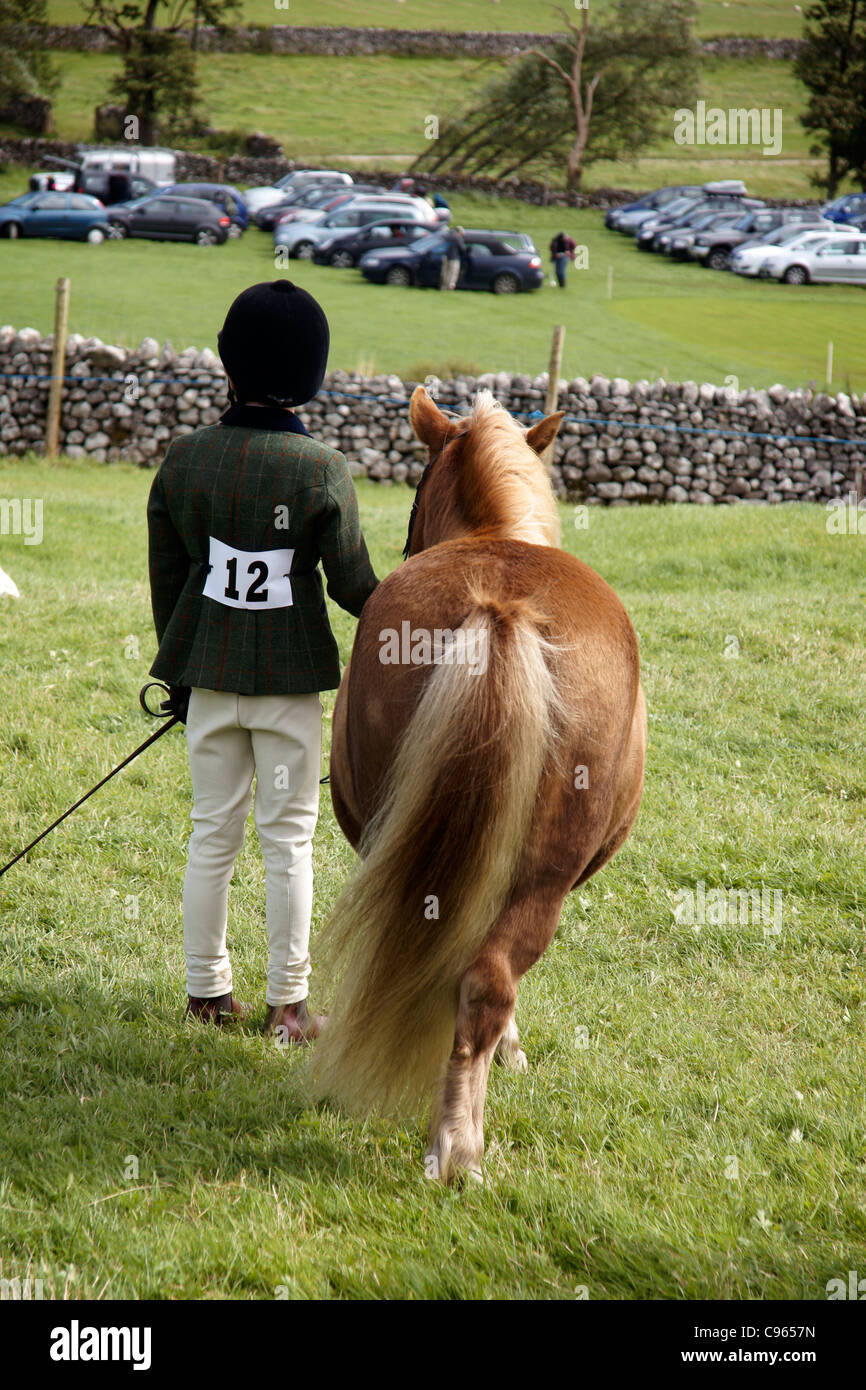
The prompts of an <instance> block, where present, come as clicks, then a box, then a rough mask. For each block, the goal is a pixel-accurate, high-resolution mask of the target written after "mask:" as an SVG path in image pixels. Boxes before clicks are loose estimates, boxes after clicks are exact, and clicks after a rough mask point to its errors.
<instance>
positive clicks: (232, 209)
mask: <svg viewBox="0 0 866 1390" xmlns="http://www.w3.org/2000/svg"><path fill="white" fill-rule="evenodd" d="M161 191H162V192H164V193H170V194H173V195H177V196H178V197H182V198H205V199H206V200H207V201H208V202H210V203H216V205H217V207H219V208H222V210H223V212H224V213H225V214H226V216H227V217H228V218H230V220H231V226H230V227H229V236H230V237H239V236H240V235H241V233H242V232H245V231H246V229H247V227H248V226H249V224H250V215H249V212H248V210H247V205H246V203H245V202H244V199H243V195H242V194H241V193H240V192H239V191H238V189H236V188H235V187H234V186H233V184H230V183H193V182H190V183H170V184H169V186H168V188H165V189H162V190H161Z"/></svg>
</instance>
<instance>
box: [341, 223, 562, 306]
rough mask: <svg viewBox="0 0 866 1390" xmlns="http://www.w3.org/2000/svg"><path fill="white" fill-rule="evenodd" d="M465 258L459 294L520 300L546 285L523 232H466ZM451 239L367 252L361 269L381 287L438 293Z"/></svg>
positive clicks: (434, 236) (440, 236) (435, 237)
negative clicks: (517, 296)
mask: <svg viewBox="0 0 866 1390" xmlns="http://www.w3.org/2000/svg"><path fill="white" fill-rule="evenodd" d="M463 237H464V241H465V242H466V254H465V257H464V258H463V264H462V266H461V269H460V279H459V280H458V282H457V289H458V290H491V291H492V292H493V293H494V294H520V292H521V291H523V290H537V289H540V288H541V286H542V285H543V284H544V270H543V267H542V264H541V257H540V256H539V254H538V251H537V250H536V248H535V247H534V246H533V244H532V240H531V238H530V237H528V236H526V235H525V234H524V233H522V232H483V231H465V232H464V234H463ZM447 246H448V233H447V232H445V233H443V232H433V233H431V234H430V235H429V236H426V237H422V238H421V240H420V241H416V242H415V243H414V244H413V245H412V246H404V247H396V246H395V247H393V248H389V249H387V250H382V251H367V252H366V253H365V254H364V255H363V256H362V257H361V260H360V261H359V263H358V265H359V269H360V270H361V272H362V274H364V275H365V276H366V277H367V279H368V280H372V281H373V282H374V283H376V284H380V285H421V286H436V287H437V288H438V285H439V281H440V278H441V275H442V260H443V258H444V255H445V251H446V249H447Z"/></svg>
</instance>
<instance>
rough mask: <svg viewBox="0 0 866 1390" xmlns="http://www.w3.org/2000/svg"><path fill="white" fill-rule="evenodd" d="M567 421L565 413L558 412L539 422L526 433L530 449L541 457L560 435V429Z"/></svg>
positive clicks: (562, 411)
mask: <svg viewBox="0 0 866 1390" xmlns="http://www.w3.org/2000/svg"><path fill="white" fill-rule="evenodd" d="M564 419H565V411H564V410H557V412H556V414H555V415H548V416H547V417H546V418H545V419H544V420H539V421H538V423H537V424H535V425H533V426H532V427H531V428H530V429H528V430H527V431H526V442H527V444H528V445H529V447H530V449H533V450H534V451H535V453H536V454H538V455H539V456H540V455H541V454H543V453H544V451H545V449H546V448H548V446H549V445H551V444H552V443H553V441H554V439H555V438H556V436H557V435H558V434H559V427H560V425H561V424H562V422H563V420H564Z"/></svg>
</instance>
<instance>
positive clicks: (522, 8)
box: [48, 0, 802, 38]
mask: <svg viewBox="0 0 866 1390" xmlns="http://www.w3.org/2000/svg"><path fill="white" fill-rule="evenodd" d="M594 3H598V4H599V6H600V7H605V6H606V5H607V3H608V0H594ZM565 8H568V6H567V5H566V6H565ZM85 10H86V6H85V4H84V3H83V0H48V18H49V22H50V23H52V24H81V23H83V20H84V14H85ZM238 13H239V16H240V17H241V18H242V19H243V20H244V21H245V22H246V23H247V24H255V25H258V26H260V27H267V26H269V25H272V24H313V25H333V24H350V25H383V26H385V27H386V28H391V29H451V30H460V29H496V30H499V29H507V30H511V31H513V32H515V31H516V32H521V31H523V30H532V31H534V32H537V33H548V32H550V31H552V30H557V29H558V28H560V26H561V22H562V21H561V19H560V18H559V16H558V15H557V13H556V8H555V6H554V5H552V4H546V3H544V0H533V3H532V4H531V5H527V4H526V0H282V3H281V4H280V5H277V4H276V3H263V0H241V5H240V8H239V11H238ZM801 29H802V14H801V13H800V11H799V10H798V8H797V6H796V5H794V4H792V3H790V2H789V0H705V3H702V4H701V5H700V8H699V17H698V23H697V32H698V33H699V34H700V35H701V36H704V37H705V36H708V35H712V34H756V35H759V36H768V37H773V38H781V37H794V38H795V37H797V36H798V35H799V34H800V32H801Z"/></svg>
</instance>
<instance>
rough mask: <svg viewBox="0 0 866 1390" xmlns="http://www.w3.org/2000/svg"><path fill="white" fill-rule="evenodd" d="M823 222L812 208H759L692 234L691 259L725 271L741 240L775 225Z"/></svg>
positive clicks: (761, 234)
mask: <svg viewBox="0 0 866 1390" xmlns="http://www.w3.org/2000/svg"><path fill="white" fill-rule="evenodd" d="M810 224H812V225H816V226H821V225H822V224H823V225H826V223H825V222H824V219H823V218H822V216H821V213H820V212H819V211H818V210H817V209H813V208H759V209H757V211H755V212H750V213H747V214H746V216H745V217H742V218H740V219H739V220H738V221H735V222H734V223H732V224H729V225H728V226H726V227H718V228H715V229H713V228H705V229H703V230H702V231H701V232H700V234H699V235H698V236H696V237H695V240H694V245H693V247H692V250H691V255H692V259H693V260H696V261H700V262H701V264H702V265H706V266H709V268H710V269H711V270H727V269H728V268H729V265H730V257H731V252H732V251H733V250H734V248H735V247H736V246H740V245H742V244H743V243H744V242H747V241H750V240H753V239H754V238H760V237H762V236H766V235H768V234H769V233H770V232H774V231H776V230H777V228H779V227H791V226H808V225H810Z"/></svg>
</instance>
